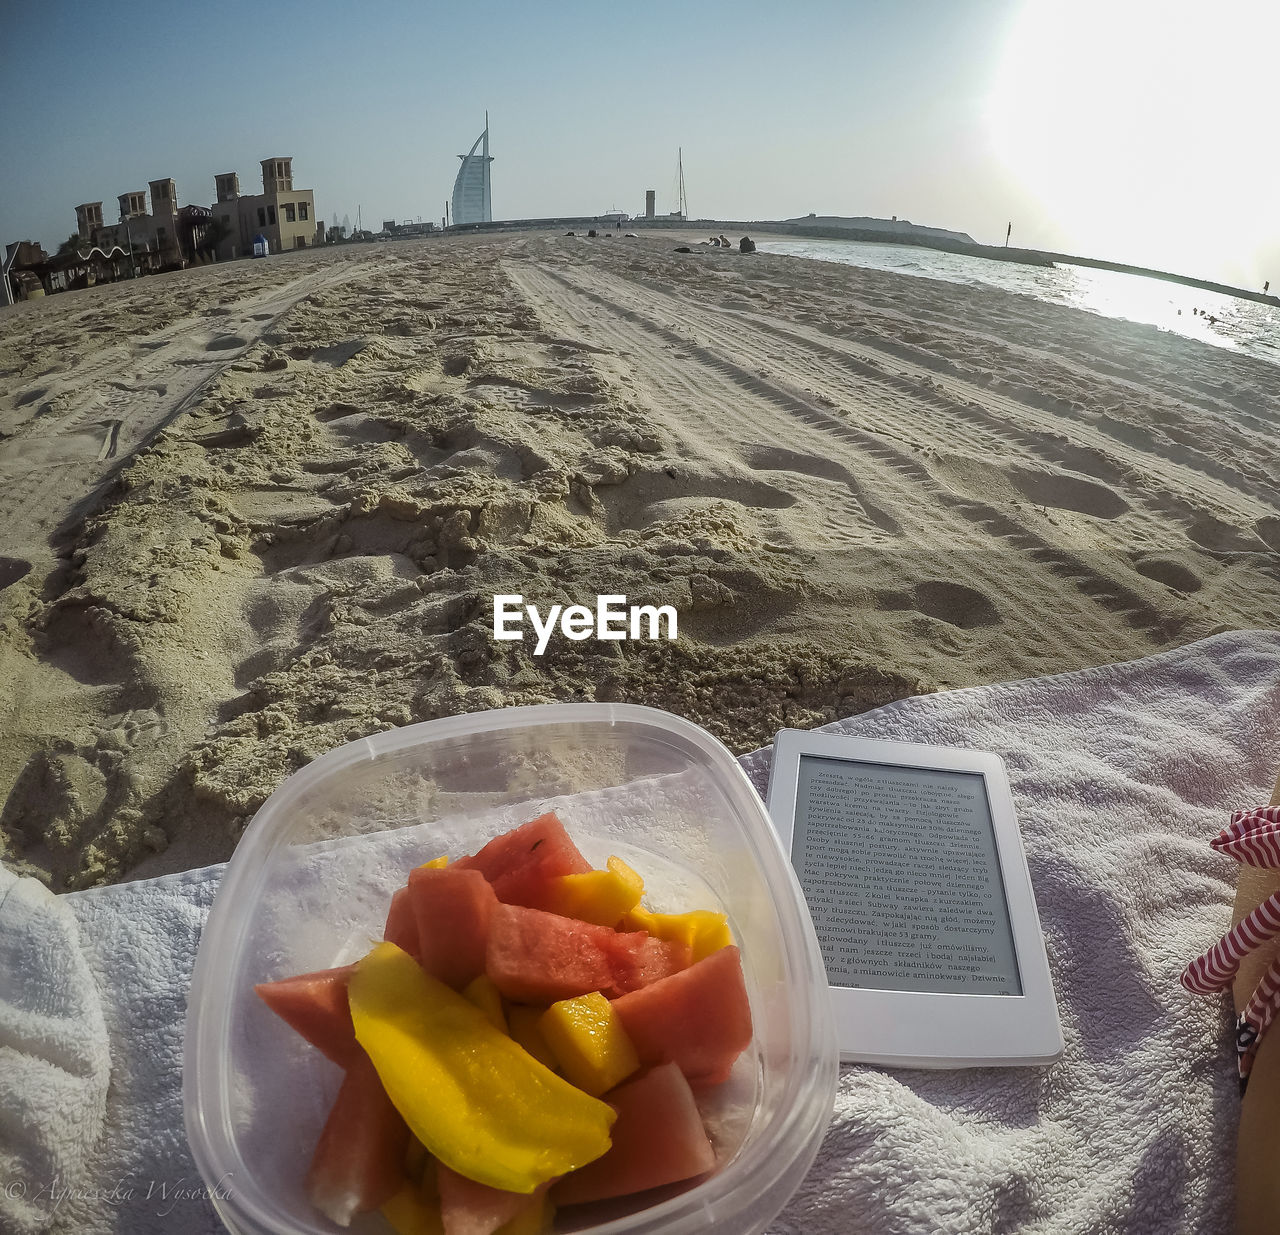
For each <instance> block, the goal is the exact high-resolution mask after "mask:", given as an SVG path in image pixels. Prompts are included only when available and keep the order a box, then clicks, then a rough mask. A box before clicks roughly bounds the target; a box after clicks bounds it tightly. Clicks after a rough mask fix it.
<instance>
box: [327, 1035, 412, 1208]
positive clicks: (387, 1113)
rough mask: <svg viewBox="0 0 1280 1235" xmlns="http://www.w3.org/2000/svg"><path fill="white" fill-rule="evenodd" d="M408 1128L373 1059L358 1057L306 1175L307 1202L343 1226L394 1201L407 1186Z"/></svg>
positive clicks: (356, 1055) (344, 1083)
mask: <svg viewBox="0 0 1280 1235" xmlns="http://www.w3.org/2000/svg"><path fill="white" fill-rule="evenodd" d="M408 1143H409V1129H408V1128H407V1127H406V1126H405V1122H404V1120H403V1119H402V1118H401V1117H400V1112H399V1111H397V1110H396V1108H395V1107H394V1106H392V1105H391V1099H390V1098H388V1097H387V1092H386V1090H385V1089H383V1087H382V1082H381V1081H380V1080H379V1079H378V1074H377V1072H376V1071H375V1070H374V1067H373V1064H372V1063H370V1062H369V1057H368V1056H367V1055H366V1054H365V1053H364V1052H363V1051H358V1052H356V1053H355V1054H354V1055H353V1056H352V1058H351V1062H350V1063H349V1064H348V1065H347V1075H346V1077H345V1078H344V1079H343V1082H342V1088H341V1089H339V1090H338V1097H337V1099H336V1100H335V1102H334V1104H333V1108H332V1110H330V1112H329V1118H328V1119H327V1120H326V1121H325V1125H324V1130H323V1131H322V1132H321V1133H320V1140H319V1143H318V1144H317V1145H316V1151H315V1154H314V1155H313V1156H312V1158H311V1167H310V1169H309V1170H308V1171H307V1198H308V1199H309V1200H310V1201H311V1203H312V1204H313V1205H314V1206H315V1207H316V1208H317V1209H318V1210H319V1211H320V1212H321V1213H322V1214H324V1215H325V1216H326V1217H327V1218H329V1219H330V1220H332V1221H333V1222H336V1223H337V1224H338V1225H339V1226H350V1225H351V1219H352V1218H354V1217H355V1216H356V1215H357V1214H363V1213H368V1212H369V1211H370V1210H373V1209H377V1208H378V1207H379V1206H380V1205H382V1204H383V1203H385V1202H386V1201H388V1200H390V1199H391V1198H392V1197H393V1196H395V1195H396V1193H397V1192H399V1191H400V1189H401V1188H402V1187H403V1186H404V1183H405V1175H404V1158H405V1149H406V1147H407V1146H408Z"/></svg>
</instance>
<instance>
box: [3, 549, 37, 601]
mask: <svg viewBox="0 0 1280 1235" xmlns="http://www.w3.org/2000/svg"><path fill="white" fill-rule="evenodd" d="M30 572H31V563H30V562H24V561H23V560H22V559H21V558H17V557H0V592H3V591H4V589H5V588H7V587H9V586H10V585H11V584H14V583H17V582H18V580H19V579H21V578H23V577H24V576H26V575H28V574H30Z"/></svg>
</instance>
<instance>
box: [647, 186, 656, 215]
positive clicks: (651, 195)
mask: <svg viewBox="0 0 1280 1235" xmlns="http://www.w3.org/2000/svg"><path fill="white" fill-rule="evenodd" d="M656 196H657V195H656V193H655V191H654V190H653V189H645V191H644V217H645V218H646V219H651V218H653V212H654V200H655V198H656Z"/></svg>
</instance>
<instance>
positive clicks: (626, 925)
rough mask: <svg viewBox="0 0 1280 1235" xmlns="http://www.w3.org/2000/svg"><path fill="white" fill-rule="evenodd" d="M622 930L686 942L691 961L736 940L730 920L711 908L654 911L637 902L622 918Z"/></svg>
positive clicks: (700, 958)
mask: <svg viewBox="0 0 1280 1235" xmlns="http://www.w3.org/2000/svg"><path fill="white" fill-rule="evenodd" d="M622 929H623V930H629V931H648V932H649V934H650V935H652V936H653V937H654V938H655V939H666V940H669V941H671V942H673V943H679V944H683V945H684V946H685V947H687V948H688V949H689V951H690V953H691V955H690V960H689V963H690V964H693V962H694V961H700V960H702V958H703V957H704V956H710V955H711V953H712V952H719V951H720V949H721V948H727V947H728V946H729V945H730V944H731V943H732V942H733V936H732V935H731V934H730V933H729V922H728V919H727V918H726V917H725V915H724V914H722V913H714V912H712V911H711V910H710V909H693V910H691V911H690V912H688V913H651V912H650V911H649V910H648V909H643V908H641V907H640V906H639V905H637V906H636V907H635V908H634V909H631V910H630V911H629V912H628V913H627V915H626V917H625V918H623V920H622Z"/></svg>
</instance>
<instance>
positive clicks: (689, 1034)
mask: <svg viewBox="0 0 1280 1235" xmlns="http://www.w3.org/2000/svg"><path fill="white" fill-rule="evenodd" d="M613 1006H614V1010H615V1011H616V1012H617V1013H618V1016H619V1018H620V1019H621V1021H622V1027H623V1028H624V1029H625V1030H626V1031H627V1036H628V1037H629V1038H630V1039H631V1042H632V1045H634V1046H635V1048H636V1054H638V1055H639V1056H640V1062H641V1063H646V1064H652V1063H665V1062H668V1061H671V1062H674V1063H677V1064H679V1065H680V1070H681V1071H682V1072H683V1073H684V1074H685V1076H686V1077H687V1078H688V1080H689V1083H690V1084H691V1085H715V1084H719V1083H720V1082H721V1081H723V1080H726V1079H727V1078H728V1076H729V1070H730V1069H731V1068H732V1067H733V1061H734V1060H735V1059H737V1057H738V1056H739V1055H740V1054H742V1052H743V1051H744V1050H746V1048H747V1046H748V1045H749V1044H750V1042H751V1006H750V1004H749V1003H748V1002H747V987H746V983H745V981H744V980H743V977H742V960H741V957H740V955H739V952H738V949H737V948H736V947H734V946H733V945H730V946H729V947H727V948H721V949H720V950H719V951H718V952H713V953H711V955H710V956H707V957H704V958H703V959H702V960H700V961H698V962H697V963H696V964H693V965H690V966H689V968H688V969H685V970H682V971H681V972H680V973H677V974H673V975H672V976H671V977H669V978H661V979H659V980H658V981H657V982H653V983H651V984H650V985H648V986H645V987H642V988H641V989H640V990H636V991H631V992H630V993H628V994H625V995H623V996H621V997H620V998H619V999H616V1000H615V1001H614V1004H613Z"/></svg>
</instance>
